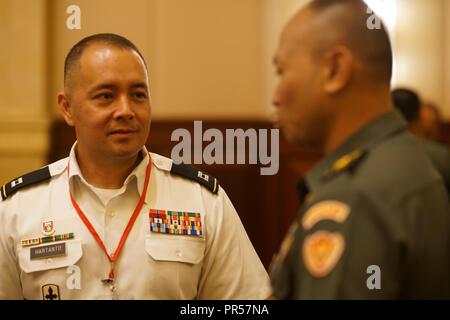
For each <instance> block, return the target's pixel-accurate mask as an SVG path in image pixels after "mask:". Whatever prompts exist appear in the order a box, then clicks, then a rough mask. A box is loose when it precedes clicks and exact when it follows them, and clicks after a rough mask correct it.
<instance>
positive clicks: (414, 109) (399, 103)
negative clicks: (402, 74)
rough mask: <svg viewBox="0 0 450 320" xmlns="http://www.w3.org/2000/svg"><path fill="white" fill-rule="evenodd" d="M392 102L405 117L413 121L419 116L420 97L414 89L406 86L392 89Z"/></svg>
mask: <svg viewBox="0 0 450 320" xmlns="http://www.w3.org/2000/svg"><path fill="white" fill-rule="evenodd" d="M391 96H392V102H393V103H394V107H395V108H397V109H398V110H399V111H400V112H401V113H402V115H403V116H404V117H405V119H406V120H407V121H408V122H409V123H412V122H414V121H416V120H417V119H418V118H419V111H420V105H421V102H420V98H419V96H418V94H417V93H415V92H414V91H413V90H410V89H406V88H397V89H395V90H393V91H392V93H391Z"/></svg>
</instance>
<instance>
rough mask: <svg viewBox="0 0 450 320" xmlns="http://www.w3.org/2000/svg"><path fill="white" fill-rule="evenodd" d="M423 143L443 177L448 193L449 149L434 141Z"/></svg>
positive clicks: (449, 174) (449, 175)
mask: <svg viewBox="0 0 450 320" xmlns="http://www.w3.org/2000/svg"><path fill="white" fill-rule="evenodd" d="M424 144H425V149H426V151H427V154H428V156H429V157H430V159H431V161H432V162H433V164H434V166H435V168H436V169H437V171H438V172H439V173H440V174H441V176H442V178H443V179H444V182H445V185H446V186H447V192H448V194H449V195H450V149H449V148H448V146H447V145H445V144H442V143H437V142H434V141H425V143H424Z"/></svg>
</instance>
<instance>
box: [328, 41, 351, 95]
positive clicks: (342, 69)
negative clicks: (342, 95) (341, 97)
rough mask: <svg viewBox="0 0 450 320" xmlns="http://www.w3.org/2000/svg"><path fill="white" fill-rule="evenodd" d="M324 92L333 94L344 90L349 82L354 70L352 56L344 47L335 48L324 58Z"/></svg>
mask: <svg viewBox="0 0 450 320" xmlns="http://www.w3.org/2000/svg"><path fill="white" fill-rule="evenodd" d="M325 68H326V69H325V82H324V90H325V92H326V93H328V94H333V93H337V92H339V91H341V90H342V89H344V88H345V87H346V86H347V85H348V84H349V83H350V81H351V78H352V76H353V69H354V56H353V54H352V52H351V51H350V50H349V49H348V48H347V47H345V46H337V47H334V48H333V49H332V50H330V51H329V52H328V53H327V54H326V56H325Z"/></svg>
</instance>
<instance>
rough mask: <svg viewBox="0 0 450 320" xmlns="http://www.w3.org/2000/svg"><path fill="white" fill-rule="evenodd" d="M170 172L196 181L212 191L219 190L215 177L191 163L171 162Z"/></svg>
mask: <svg viewBox="0 0 450 320" xmlns="http://www.w3.org/2000/svg"><path fill="white" fill-rule="evenodd" d="M170 173H172V174H175V175H178V176H181V177H184V178H187V179H190V180H193V181H196V182H198V183H200V184H201V185H203V186H204V187H206V188H208V189H209V190H210V191H211V192H212V193H217V192H218V191H219V182H218V181H217V179H216V178H214V177H212V176H210V175H209V174H206V173H205V172H203V171H201V170H199V169H197V168H195V167H193V166H191V165H187V164H175V163H173V164H172V169H171V170H170Z"/></svg>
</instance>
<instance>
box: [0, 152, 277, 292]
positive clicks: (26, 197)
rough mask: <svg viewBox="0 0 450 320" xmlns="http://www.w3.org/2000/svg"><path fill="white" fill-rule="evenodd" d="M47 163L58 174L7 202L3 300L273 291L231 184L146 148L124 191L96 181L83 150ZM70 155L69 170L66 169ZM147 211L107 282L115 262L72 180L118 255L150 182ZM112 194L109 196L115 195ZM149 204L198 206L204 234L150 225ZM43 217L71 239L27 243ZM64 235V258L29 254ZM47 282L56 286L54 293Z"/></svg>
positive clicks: (2, 213) (1, 226) (2, 214)
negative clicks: (179, 172) (201, 177)
mask: <svg viewBox="0 0 450 320" xmlns="http://www.w3.org/2000/svg"><path fill="white" fill-rule="evenodd" d="M75 147H76V145H74V147H72V150H71V152H70V155H69V157H68V158H66V159H62V160H60V161H58V162H56V163H53V164H51V165H50V166H49V169H50V172H51V175H52V177H51V179H49V180H47V181H44V182H42V183H39V184H36V185H33V186H30V187H28V188H24V189H22V190H19V191H18V192H17V193H16V194H14V195H13V196H11V197H10V198H8V199H6V200H4V201H2V202H0V269H1V270H2V272H1V273H0V299H23V298H25V299H44V298H45V297H47V298H48V297H53V296H56V291H57V293H58V294H59V296H58V298H60V299H110V298H113V294H114V297H115V298H119V299H265V298H267V297H268V296H270V294H271V289H270V284H269V279H268V276H267V273H266V271H265V269H264V267H263V265H262V264H261V262H260V259H259V257H258V255H257V254H256V252H255V250H254V249H253V247H252V245H251V242H250V240H249V238H248V236H247V234H246V232H245V230H244V228H243V225H242V223H241V221H240V219H239V216H238V214H237V213H236V211H235V209H234V207H233V205H232V203H231V201H230V199H229V198H228V196H227V195H226V193H225V191H224V190H223V189H221V188H220V189H219V191H218V194H213V193H211V192H210V191H209V190H207V189H206V188H204V187H202V186H201V185H199V184H198V183H196V182H193V181H191V180H188V179H184V178H181V177H178V176H174V175H172V174H171V173H170V169H171V166H172V161H171V160H170V159H168V158H165V157H162V156H160V155H157V154H153V153H151V154H149V153H148V152H147V150H146V149H145V147H144V148H143V150H142V155H143V160H142V161H141V162H140V164H139V165H138V166H137V167H136V168H135V169H134V170H133V172H132V173H131V174H130V175H129V176H128V177H127V179H126V180H125V182H124V184H123V187H122V188H120V189H118V190H113V191H111V192H110V191H105V190H103V191H102V190H99V189H97V188H94V187H93V186H91V185H90V184H89V183H88V182H87V181H86V180H85V179H84V178H83V176H82V174H81V171H80V169H79V166H78V163H77V159H76V156H75ZM69 161H70V174H69V175H68V171H67V167H68V163H69ZM149 161H152V168H151V174H150V182H149V187H148V191H147V194H146V198H145V202H144V205H143V207H142V210H141V212H140V214H139V216H138V218H137V220H136V222H135V224H134V227H133V229H132V230H131V232H130V234H129V236H128V239H127V241H126V242H125V244H124V246H123V248H122V251H121V253H120V255H119V258H118V260H117V261H116V263H115V264H114V273H115V278H116V279H115V291H114V293H113V292H112V291H111V290H110V287H109V286H108V285H105V283H103V282H102V280H103V279H105V278H107V276H108V272H109V269H110V262H109V260H108V258H107V256H106V255H105V253H104V252H103V251H102V249H101V248H100V246H99V245H98V243H97V242H96V240H95V239H94V237H93V236H92V235H91V233H90V232H89V230H88V229H87V227H86V226H85V225H84V224H83V222H82V221H81V219H80V217H79V216H78V214H77V212H76V211H75V209H74V208H73V206H72V203H71V201H70V196H69V188H70V191H71V192H72V194H73V196H74V198H75V200H76V202H77V203H78V205H79V206H80V208H81V210H82V211H83V212H84V213H85V215H86V217H87V218H88V219H89V221H90V223H91V224H92V226H93V227H94V228H95V230H96V231H97V233H98V234H99V236H100V238H101V239H102V240H103V242H104V244H105V246H106V248H107V250H108V251H109V253H110V254H112V253H113V252H114V251H115V250H116V247H117V245H118V243H119V240H120V238H121V236H122V234H123V232H124V229H125V227H126V225H127V223H128V221H129V219H130V216H131V215H132V213H133V210H134V208H135V207H136V204H137V202H138V201H139V198H140V196H141V193H142V192H143V189H144V180H145V171H146V167H147V164H148V162H149ZM108 198H109V199H108ZM150 209H160V210H172V211H177V212H180V211H181V212H192V213H198V214H199V215H200V217H201V224H202V228H203V234H202V235H201V236H198V235H177V234H166V233H158V232H152V231H151V230H150V215H149V212H150ZM45 222H47V223H48V222H51V223H52V224H53V227H54V230H55V231H54V234H55V235H60V234H69V233H73V234H74V238H73V239H68V240H64V241H59V242H58V241H57V242H52V243H46V244H40V245H37V246H22V245H21V240H24V239H31V238H36V237H43V236H44V235H43V234H42V229H43V224H44V223H45ZM54 243H65V246H66V252H65V254H64V255H61V256H54V257H49V258H38V259H31V257H30V250H32V249H33V248H36V247H38V248H39V247H43V246H45V245H49V244H54ZM49 288H50V290H51V291H50V293H51V294H49V291H48V290H49Z"/></svg>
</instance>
